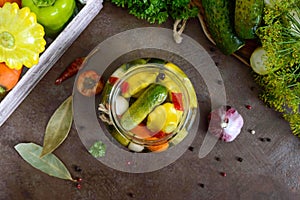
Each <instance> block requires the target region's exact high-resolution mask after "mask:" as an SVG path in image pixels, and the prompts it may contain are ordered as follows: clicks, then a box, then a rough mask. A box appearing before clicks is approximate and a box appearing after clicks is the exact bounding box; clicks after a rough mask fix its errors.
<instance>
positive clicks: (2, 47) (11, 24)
mask: <svg viewBox="0 0 300 200" xmlns="http://www.w3.org/2000/svg"><path fill="white" fill-rule="evenodd" d="M44 35H45V32H44V28H43V26H42V25H40V24H38V23H37V20H36V15H35V14H34V13H33V12H31V11H30V9H29V8H27V7H24V8H21V9H20V8H19V6H18V4H17V3H5V4H4V6H3V7H2V8H0V62H5V64H6V65H7V66H8V67H9V68H11V69H17V70H18V69H21V68H22V66H23V65H24V66H25V67H28V68H30V67H32V66H33V65H36V64H37V63H38V62H39V54H40V53H41V52H43V51H44V50H45V45H46V41H45V39H44Z"/></svg>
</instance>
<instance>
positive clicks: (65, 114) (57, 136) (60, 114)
mask: <svg viewBox="0 0 300 200" xmlns="http://www.w3.org/2000/svg"><path fill="white" fill-rule="evenodd" d="M72 122H73V112H72V96H70V97H68V98H67V99H66V100H65V101H64V102H63V103H62V104H61V105H60V106H59V107H58V108H57V110H56V111H55V112H54V114H53V115H52V116H51V118H50V120H49V122H48V124H47V127H46V132H45V136H44V144H43V151H42V153H41V155H40V156H41V157H43V156H45V155H46V154H49V153H51V152H53V151H54V150H55V149H56V148H57V147H58V146H59V145H60V144H61V143H62V142H63V141H64V140H65V139H66V138H67V136H68V134H69V131H70V129H71V126H72Z"/></svg>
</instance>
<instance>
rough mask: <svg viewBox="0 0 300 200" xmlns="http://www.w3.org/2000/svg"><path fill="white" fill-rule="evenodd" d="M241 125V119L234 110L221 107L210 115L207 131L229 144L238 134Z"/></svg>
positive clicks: (242, 123) (229, 107) (228, 107)
mask: <svg viewBox="0 0 300 200" xmlns="http://www.w3.org/2000/svg"><path fill="white" fill-rule="evenodd" d="M243 125H244V120H243V117H242V116H241V115H240V114H239V113H238V111H237V110H236V109H235V108H232V107H231V106H222V107H220V108H218V109H216V110H213V111H212V112H211V113H210V122H209V127H208V131H209V132H210V133H212V134H213V135H215V136H217V137H219V138H220V139H222V140H223V141H225V142H231V141H233V140H234V139H235V138H236V137H237V136H238V135H239V134H240V132H241V129H242V127H243Z"/></svg>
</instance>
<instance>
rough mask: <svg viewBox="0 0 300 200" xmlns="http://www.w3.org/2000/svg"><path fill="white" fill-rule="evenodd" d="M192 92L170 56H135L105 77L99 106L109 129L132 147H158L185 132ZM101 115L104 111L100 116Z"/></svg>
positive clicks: (193, 97)
mask: <svg viewBox="0 0 300 200" xmlns="http://www.w3.org/2000/svg"><path fill="white" fill-rule="evenodd" d="M196 108H197V98H196V93H195V91H194V88H193V86H192V83H191V82H190V80H189V79H188V77H187V76H186V74H185V73H184V72H183V71H182V70H181V69H180V68H179V67H178V66H176V65H175V64H173V63H170V62H159V63H155V62H151V60H149V59H139V60H135V61H133V62H130V63H127V64H124V65H122V66H121V67H119V68H118V69H117V70H116V71H115V72H114V73H113V74H112V75H111V76H110V78H109V79H108V81H107V83H106V85H105V88H104V94H103V96H102V100H101V104H100V106H99V110H100V112H102V111H105V110H106V112H105V113H106V115H104V114H103V115H100V116H101V117H100V118H101V119H102V120H103V121H105V122H106V123H107V125H108V126H109V128H108V130H110V134H111V135H112V136H113V137H114V138H115V139H116V140H117V141H118V142H119V143H120V144H121V145H123V146H124V147H126V148H128V149H129V150H131V151H134V152H161V151H164V150H166V149H168V148H170V147H171V146H174V145H176V144H178V143H179V142H180V141H182V140H183V139H184V138H185V136H186V135H187V134H188V130H189V127H190V126H191V125H192V123H193V121H194V118H195V112H196ZM105 116H106V117H105Z"/></svg>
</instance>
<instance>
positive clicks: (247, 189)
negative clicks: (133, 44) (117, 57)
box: [0, 3, 300, 200]
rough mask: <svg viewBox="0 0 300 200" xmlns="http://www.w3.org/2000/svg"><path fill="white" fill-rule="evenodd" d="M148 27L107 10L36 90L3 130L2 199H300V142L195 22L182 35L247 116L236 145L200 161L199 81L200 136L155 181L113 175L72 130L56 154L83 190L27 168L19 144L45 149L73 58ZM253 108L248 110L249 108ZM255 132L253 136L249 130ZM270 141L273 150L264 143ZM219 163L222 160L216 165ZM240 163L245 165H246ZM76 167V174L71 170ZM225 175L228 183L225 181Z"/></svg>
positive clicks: (202, 94) (203, 99) (152, 176)
mask: <svg viewBox="0 0 300 200" xmlns="http://www.w3.org/2000/svg"><path fill="white" fill-rule="evenodd" d="M146 26H161V27H166V28H170V29H171V28H172V22H171V21H169V22H167V23H165V24H162V25H149V24H148V23H147V22H145V21H142V20H138V19H136V18H135V17H133V16H131V15H128V14H127V11H126V10H124V9H121V8H117V7H115V6H113V5H111V4H110V3H105V4H104V8H103V10H102V11H101V12H100V14H99V15H98V16H97V17H96V18H95V19H94V21H93V22H92V23H91V24H90V25H89V26H88V28H87V29H86V30H85V31H84V32H83V33H82V34H81V36H80V37H79V38H78V39H77V40H76V42H75V43H74V44H73V45H72V46H71V47H70V48H69V50H68V51H67V52H66V53H65V54H64V55H63V56H62V57H61V59H60V60H59V61H58V62H57V63H56V64H55V66H54V67H53V68H52V69H51V70H50V71H49V72H48V74H47V75H46V76H45V77H44V78H43V79H42V80H41V81H40V83H39V84H38V85H37V86H36V88H35V89H34V90H33V91H32V92H31V94H30V95H29V96H28V97H27V98H26V100H25V101H24V102H23V103H22V104H21V105H20V107H19V108H18V109H17V110H16V111H15V112H14V113H13V115H12V116H11V117H10V118H9V119H8V121H7V122H6V123H5V124H4V125H3V126H2V127H1V128H0V153H1V156H0V172H1V178H0V199H1V200H2V199H34V200H39V199H57V200H58V199H72V200H77V199H114V200H118V199H120V200H121V199H122V200H124V199H147V200H148V199H149V200H154V199H158V200H167V199H176V200H177V199H178V200H179V199H191V200H194V199H195V200H196V199H217V200H218V199H243V200H244V199H262V200H265V199H283V200H286V199H300V195H299V191H300V170H299V166H300V141H299V138H297V137H295V136H293V135H292V133H291V131H290V129H289V125H288V123H287V122H286V121H284V120H283V119H282V118H281V116H280V114H279V113H276V112H274V111H273V110H272V109H270V108H268V107H266V106H265V105H264V104H263V103H262V102H261V101H260V100H259V99H258V97H257V94H258V88H257V86H256V85H255V83H254V81H253V77H252V75H251V70H250V69H249V68H247V67H246V66H244V65H243V64H242V63H240V62H239V61H238V60H236V59H235V58H233V57H231V56H224V55H222V54H221V53H220V51H218V50H216V49H215V48H214V47H213V46H212V44H211V43H209V41H208V40H207V39H206V38H205V36H204V34H203V32H202V31H201V28H200V25H199V22H198V21H197V19H193V20H189V21H188V24H187V27H186V30H185V33H186V34H187V35H189V36H190V37H192V38H193V39H195V40H196V41H197V42H199V43H200V44H201V45H202V46H203V47H204V48H205V49H206V50H207V51H208V53H209V54H210V55H211V57H212V58H213V59H214V61H215V62H216V64H217V66H218V67H219V70H220V72H221V74H222V77H223V80H224V84H225V87H226V94H227V99H228V104H230V105H233V106H234V107H236V108H237V109H238V111H239V112H240V113H241V114H242V115H243V116H244V120H245V124H244V127H243V130H242V133H241V134H240V136H239V137H238V138H237V139H236V140H235V141H234V142H232V143H222V142H218V144H217V145H216V146H215V148H214V149H213V151H212V152H211V153H210V154H209V155H208V156H207V157H205V158H203V159H199V158H198V151H199V146H200V145H201V141H202V140H203V137H204V134H205V127H206V125H205V124H206V120H205V115H207V114H208V112H209V108H210V100H209V96H208V94H207V91H206V90H205V88H204V89H202V88H203V85H201V83H199V82H197V77H193V76H191V79H192V80H196V84H195V85H196V86H195V87H196V90H197V95H198V100H199V105H200V108H201V117H202V120H201V123H200V128H199V134H198V136H197V137H196V138H195V140H194V142H193V145H192V146H193V147H194V148H190V150H188V151H186V153H185V154H184V155H183V156H182V157H181V158H179V159H178V160H177V161H176V162H175V163H172V164H171V165H169V166H167V167H165V168H163V169H161V170H158V171H155V172H151V173H145V174H129V173H124V172H119V171H116V170H113V169H110V168H108V167H106V166H105V165H103V164H102V163H101V162H99V161H97V160H96V159H94V158H93V157H92V156H91V155H90V154H89V153H88V152H87V151H86V149H85V147H84V146H83V145H82V143H81V141H80V139H79V137H78V135H77V131H76V129H75V126H74V125H73V127H72V130H71V132H70V134H69V136H68V138H67V139H66V140H65V142H64V143H63V144H62V145H61V146H60V147H59V148H58V149H57V150H56V151H55V154H56V155H57V156H58V157H59V158H60V159H61V160H62V161H63V162H64V163H65V165H66V166H67V168H68V169H69V170H70V172H71V174H72V175H73V176H74V177H81V178H82V179H83V182H82V189H81V190H78V189H76V187H75V185H74V183H73V182H70V181H65V180H60V179H56V178H53V177H50V176H48V175H46V174H44V173H42V172H40V171H38V170H36V169H34V168H32V167H31V166H30V165H28V164H27V163H26V162H25V161H23V160H22V159H21V157H20V156H19V155H18V154H17V152H16V151H15V150H14V145H16V144H18V143H20V142H34V143H37V144H40V145H42V142H43V135H44V131H45V127H46V125H47V122H48V120H49V118H50V117H51V115H52V113H53V112H54V111H55V109H56V108H57V107H58V106H59V105H60V104H61V103H62V101H63V100H64V99H65V98H67V97H68V96H69V95H70V94H71V93H72V88H73V81H74V78H72V79H69V80H67V81H66V82H65V83H63V84H62V85H60V86H56V85H54V81H55V79H56V77H57V76H58V75H59V74H60V73H61V72H62V71H63V69H64V68H65V67H66V66H67V65H68V64H69V63H70V62H71V61H72V60H74V59H75V58H77V57H81V56H85V55H87V54H88V53H89V52H90V51H91V50H92V49H93V48H94V47H95V46H96V45H97V44H98V43H99V42H102V41H103V40H105V39H106V38H108V37H110V36H112V35H114V34H116V33H119V32H121V31H124V30H128V29H132V28H136V27H146ZM247 104H249V105H251V106H252V109H251V110H248V109H247V108H245V105H247ZM250 129H253V130H255V131H256V134H255V135H252V134H250V133H249V130H250ZM261 137H268V138H270V139H271V142H262V141H260V139H259V138H261ZM215 157H219V158H220V160H219V161H218V160H216V159H215ZM237 157H241V158H243V161H242V162H239V161H238V160H237ZM75 165H76V166H79V167H80V168H81V169H82V171H81V172H78V171H76V170H75V168H74V166H75ZM221 172H226V175H227V176H226V177H224V176H222V175H221V174H220V173H221Z"/></svg>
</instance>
